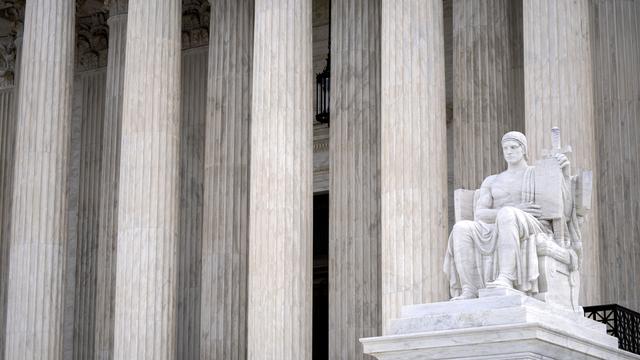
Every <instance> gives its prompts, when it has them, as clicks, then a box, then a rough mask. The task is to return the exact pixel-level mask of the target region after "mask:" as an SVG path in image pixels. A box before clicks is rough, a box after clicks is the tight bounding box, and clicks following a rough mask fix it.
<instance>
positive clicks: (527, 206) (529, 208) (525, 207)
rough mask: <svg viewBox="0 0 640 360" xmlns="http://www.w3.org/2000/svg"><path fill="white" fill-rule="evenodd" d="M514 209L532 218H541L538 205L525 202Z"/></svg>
mask: <svg viewBox="0 0 640 360" xmlns="http://www.w3.org/2000/svg"><path fill="white" fill-rule="evenodd" d="M516 208H518V209H520V210H522V211H524V212H526V213H529V214H531V215H533V216H534V217H537V218H539V217H540V216H542V209H541V208H540V205H538V204H535V203H532V202H526V203H521V204H519V205H517V206H516Z"/></svg>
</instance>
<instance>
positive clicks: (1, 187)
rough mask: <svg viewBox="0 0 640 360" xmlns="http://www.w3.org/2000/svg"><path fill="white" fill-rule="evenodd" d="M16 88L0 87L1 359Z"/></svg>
mask: <svg viewBox="0 0 640 360" xmlns="http://www.w3.org/2000/svg"><path fill="white" fill-rule="evenodd" d="M15 98H16V89H15V88H8V89H2V90H0V215H1V216H2V218H1V219H0V359H4V342H5V331H4V329H5V326H6V322H5V319H6V309H7V280H8V270H9V254H8V252H9V241H10V239H9V235H10V232H9V229H8V227H9V226H10V225H11V222H10V220H11V198H12V195H11V191H12V186H11V185H12V183H13V169H14V151H13V150H14V146H15V139H16V131H15V130H16V123H17V122H16V117H15V114H16V112H15V111H14V109H15V106H14V104H15Z"/></svg>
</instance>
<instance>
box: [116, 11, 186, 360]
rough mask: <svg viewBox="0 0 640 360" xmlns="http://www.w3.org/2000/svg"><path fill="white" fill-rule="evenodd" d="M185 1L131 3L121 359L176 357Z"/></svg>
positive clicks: (119, 285)
mask: <svg viewBox="0 0 640 360" xmlns="http://www.w3.org/2000/svg"><path fill="white" fill-rule="evenodd" d="M181 3H182V2H181V1H180V0H159V1H145V0H132V1H130V2H129V16H128V22H127V40H126V42H127V44H126V54H127V56H126V64H125V75H124V79H125V80H124V93H123V94H124V95H123V96H124V100H123V101H124V102H123V110H122V141H121V148H120V151H121V153H120V156H121V157H120V183H119V195H118V240H117V269H116V289H117V290H116V299H115V330H114V358H115V359H133V358H135V359H172V358H174V357H175V351H176V347H175V346H176V331H175V330H176V315H175V310H176V307H175V306H176V303H175V301H176V277H177V267H178V263H177V245H178V244H177V239H178V201H179V199H178V185H179V183H178V182H179V179H178V170H179V154H178V149H179V136H180V129H179V123H180V121H179V116H180V64H181V57H180V55H181V54H180V52H181V51H180V47H181V20H182V19H181V15H182V13H181Z"/></svg>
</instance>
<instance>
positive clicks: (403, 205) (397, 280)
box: [381, 0, 448, 332]
mask: <svg viewBox="0 0 640 360" xmlns="http://www.w3.org/2000/svg"><path fill="white" fill-rule="evenodd" d="M382 59H384V61H383V62H382V71H381V72H382V113H381V116H382V117H381V123H382V126H381V139H382V142H381V144H382V147H381V156H382V158H381V192H382V246H381V251H382V320H383V323H382V324H383V329H382V330H383V332H384V331H386V329H387V325H388V323H389V320H391V319H393V318H396V317H398V316H399V315H400V308H401V307H402V306H403V305H408V304H416V303H428V302H433V301H442V300H446V299H447V298H448V297H447V296H448V290H447V281H446V280H445V277H444V274H443V272H442V258H443V256H444V251H445V246H446V243H447V144H446V138H447V136H446V123H445V121H446V114H445V84H444V45H443V17H442V1H440V0H403V1H393V0H383V1H382Z"/></svg>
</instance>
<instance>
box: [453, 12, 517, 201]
mask: <svg viewBox="0 0 640 360" xmlns="http://www.w3.org/2000/svg"><path fill="white" fill-rule="evenodd" d="M521 28H522V3H521V2H518V1H511V0H483V1H468V0H454V1H453V67H454V69H453V78H454V79H453V131H454V133H453V150H454V151H453V164H454V189H458V188H465V189H477V188H479V187H480V184H482V181H483V180H484V178H485V177H487V176H489V175H491V174H495V173H498V172H500V171H503V170H504V169H505V168H506V163H505V161H504V158H503V156H502V148H501V146H500V140H501V138H502V135H504V134H505V133H506V132H508V131H511V130H518V131H524V103H523V102H524V83H523V80H524V79H523V72H522V31H521Z"/></svg>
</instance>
